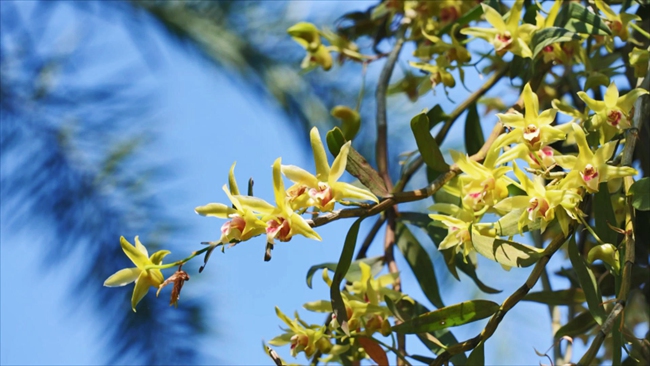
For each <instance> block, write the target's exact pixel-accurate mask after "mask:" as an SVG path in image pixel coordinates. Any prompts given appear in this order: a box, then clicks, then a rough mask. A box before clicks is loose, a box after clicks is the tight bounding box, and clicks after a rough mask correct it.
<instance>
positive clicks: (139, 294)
mask: <svg viewBox="0 0 650 366" xmlns="http://www.w3.org/2000/svg"><path fill="white" fill-rule="evenodd" d="M149 285H150V283H149V281H148V278H147V274H146V272H145V271H143V272H142V273H140V276H139V277H138V279H137V280H135V288H134V289H133V295H132V296H131V309H133V312H134V313H135V307H136V305H138V303H139V302H140V300H142V299H143V298H144V296H145V295H146V294H147V292H149Z"/></svg>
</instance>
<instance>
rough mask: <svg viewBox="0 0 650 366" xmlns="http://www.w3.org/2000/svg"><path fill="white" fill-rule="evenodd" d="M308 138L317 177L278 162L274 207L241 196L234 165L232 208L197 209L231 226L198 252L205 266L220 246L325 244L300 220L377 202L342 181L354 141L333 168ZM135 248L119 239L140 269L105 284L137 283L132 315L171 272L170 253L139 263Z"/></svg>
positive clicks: (315, 139) (317, 141) (140, 249)
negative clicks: (339, 205) (341, 206)
mask: <svg viewBox="0 0 650 366" xmlns="http://www.w3.org/2000/svg"><path fill="white" fill-rule="evenodd" d="M309 136H310V141H311V146H312V149H313V152H314V163H315V165H316V174H315V175H313V174H311V173H309V172H307V171H306V170H304V169H302V168H300V167H297V166H294V165H282V160H281V158H278V159H276V160H275V162H274V163H273V193H274V197H275V205H272V204H270V203H268V202H266V201H265V200H263V199H261V198H258V197H254V196H250V195H241V194H240V191H239V187H238V185H237V181H236V179H235V175H234V169H235V164H233V165H232V166H231V168H230V173H229V179H228V181H229V185H230V188H228V186H226V185H224V186H223V187H222V189H223V191H224V193H225V194H226V196H227V197H228V199H229V200H230V203H231V205H230V206H229V205H225V204H223V203H209V204H207V205H204V206H199V207H197V208H196V209H195V211H196V213H198V214H200V215H203V216H213V217H217V218H221V219H226V220H228V221H227V222H225V223H224V224H223V225H222V226H221V237H220V238H219V240H217V241H213V242H208V243H207V244H209V246H208V247H206V248H205V249H203V250H202V251H200V253H203V252H205V253H206V255H205V260H204V261H205V263H207V261H208V258H209V256H210V253H211V252H212V250H213V249H214V248H216V247H219V246H221V247H222V248H225V245H226V244H229V246H234V245H235V244H237V243H240V242H243V241H247V240H249V239H251V238H253V237H256V236H260V235H266V241H267V243H268V245H269V246H271V248H272V245H273V244H274V243H275V241H276V240H277V241H280V242H288V241H290V240H291V239H292V238H293V237H294V236H296V235H302V236H304V237H306V238H309V239H315V240H321V237H320V235H318V233H317V232H316V231H314V229H312V228H311V226H310V225H309V223H308V222H307V221H306V220H305V218H304V217H303V216H302V215H303V214H305V213H308V211H307V210H309V209H312V210H313V211H312V212H313V213H316V214H318V213H324V212H329V211H332V210H333V209H334V204H335V203H336V202H343V203H346V204H355V203H356V202H362V201H372V202H378V199H377V197H376V196H375V195H374V194H372V193H371V192H370V191H368V190H367V189H365V188H361V187H357V186H355V185H352V184H350V183H346V182H341V181H339V179H340V178H341V176H342V175H343V173H344V172H345V168H346V165H347V161H348V160H347V159H348V153H349V151H350V146H351V141H348V142H346V143H345V144H344V145H343V146H342V147H341V150H340V152H339V154H338V155H337V156H336V158H335V159H334V162H333V163H332V165H331V166H330V165H329V163H328V161H327V155H326V153H325V148H324V146H323V143H322V141H321V138H320V135H319V132H318V129H317V128H316V127H314V128H313V129H312V130H311V132H310V134H309ZM283 175H284V176H286V177H287V178H288V179H289V180H291V181H292V182H293V183H294V184H293V185H292V186H291V187H289V188H288V189H285V185H284V179H283ZM135 242H136V247H135V248H136V250H133V247H132V246H131V245H130V244H129V243H128V241H126V239H124V238H122V239H121V245H122V248H123V250H124V252H125V253H126V255H127V256H128V257H129V258H130V259H131V260H132V261H133V263H134V264H136V268H129V269H124V270H121V271H119V272H117V273H116V274H114V275H113V276H111V277H110V278H108V279H107V280H106V282H104V285H105V286H109V287H113V286H124V285H126V284H128V283H131V282H133V281H135V282H136V286H135V290H134V292H133V299H132V301H131V305H132V308H133V311H135V307H136V305H137V303H138V302H139V301H140V300H141V299H142V298H143V297H144V295H145V294H146V293H147V290H148V289H149V287H154V288H159V287H160V286H161V285H162V284H163V279H164V278H163V276H162V274H161V272H160V269H161V268H171V267H172V266H173V265H162V259H163V257H164V256H165V255H167V254H169V253H170V252H169V251H160V252H156V253H155V254H154V255H152V256H151V258H150V259H146V258H144V257H143V258H140V257H141V256H142V255H144V256H145V257H146V255H147V249H146V248H145V247H144V245H142V244H141V243H140V241H139V239H138V238H137V237H136V239H135ZM197 254H199V253H198V252H195V253H194V254H193V255H192V256H191V257H190V258H187V259H186V260H183V261H180V262H179V263H178V264H182V263H184V262H185V261H187V260H189V259H191V258H192V257H194V256H196V255H197ZM269 259H270V258H269ZM267 260H268V259H267ZM202 268H203V267H202Z"/></svg>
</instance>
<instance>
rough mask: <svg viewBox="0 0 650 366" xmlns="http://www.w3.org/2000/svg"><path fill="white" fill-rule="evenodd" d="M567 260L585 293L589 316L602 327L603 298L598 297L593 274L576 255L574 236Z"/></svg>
mask: <svg viewBox="0 0 650 366" xmlns="http://www.w3.org/2000/svg"><path fill="white" fill-rule="evenodd" d="M569 260H570V261H571V265H573V269H574V270H575V272H576V275H577V277H578V282H579V283H580V287H582V290H583V291H584V293H585V298H586V299H587V306H588V307H589V312H591V315H592V316H593V317H594V319H595V320H596V322H597V323H598V324H601V325H602V324H603V321H604V320H605V318H607V314H605V310H604V309H603V307H602V306H601V303H602V302H603V298H602V296H601V295H600V290H599V289H598V283H597V282H596V277H595V276H594V274H593V272H592V271H591V270H590V269H589V268H587V265H586V264H585V261H584V259H582V257H581V256H580V254H579V253H578V245H577V244H576V240H575V236H572V237H571V240H569Z"/></svg>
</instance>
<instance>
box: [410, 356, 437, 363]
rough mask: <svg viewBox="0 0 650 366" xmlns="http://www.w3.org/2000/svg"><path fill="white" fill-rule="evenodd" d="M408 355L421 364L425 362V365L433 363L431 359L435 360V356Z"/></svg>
mask: <svg viewBox="0 0 650 366" xmlns="http://www.w3.org/2000/svg"><path fill="white" fill-rule="evenodd" d="M409 357H411V358H412V359H414V360H416V361H418V362H422V363H423V364H426V365H430V364H432V363H433V361H435V360H436V359H435V358H431V357H427V356H421V355H411V356H409Z"/></svg>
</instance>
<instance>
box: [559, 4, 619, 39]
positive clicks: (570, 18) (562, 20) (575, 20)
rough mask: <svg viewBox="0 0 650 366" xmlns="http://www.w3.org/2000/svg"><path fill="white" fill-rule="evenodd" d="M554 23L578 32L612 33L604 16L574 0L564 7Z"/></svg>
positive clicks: (603, 34) (604, 34)
mask: <svg viewBox="0 0 650 366" xmlns="http://www.w3.org/2000/svg"><path fill="white" fill-rule="evenodd" d="M553 25H555V26H557V27H560V28H565V29H567V30H569V31H572V32H576V33H582V34H592V35H601V36H611V35H612V31H611V30H610V29H609V27H608V26H607V24H605V20H604V19H603V18H601V17H599V16H598V15H596V14H594V13H593V12H592V11H590V10H588V9H587V8H585V7H584V6H582V5H580V4H577V3H574V2H570V3H569V4H567V5H566V6H564V7H562V10H560V13H559V14H558V16H557V18H555V24H553Z"/></svg>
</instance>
